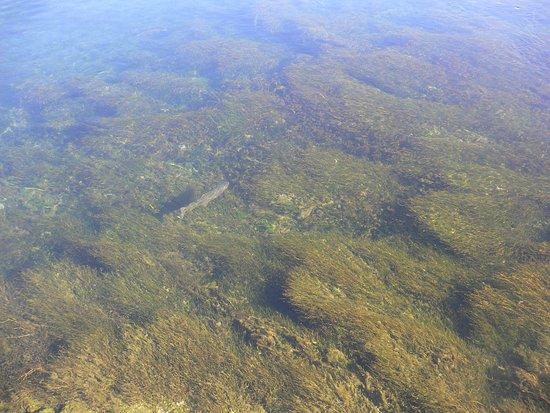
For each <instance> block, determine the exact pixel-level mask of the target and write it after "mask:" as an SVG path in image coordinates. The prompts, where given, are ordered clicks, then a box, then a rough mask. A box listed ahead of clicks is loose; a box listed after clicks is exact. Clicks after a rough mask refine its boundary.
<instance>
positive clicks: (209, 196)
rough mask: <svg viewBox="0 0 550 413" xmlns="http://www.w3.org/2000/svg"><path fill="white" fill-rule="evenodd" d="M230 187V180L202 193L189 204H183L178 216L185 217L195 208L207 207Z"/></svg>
mask: <svg viewBox="0 0 550 413" xmlns="http://www.w3.org/2000/svg"><path fill="white" fill-rule="evenodd" d="M227 188H229V182H226V181H225V182H222V183H220V184H218V185H217V186H216V187H215V188H214V189H212V190H211V191H208V192H207V193H205V194H203V195H201V196H200V197H199V198H198V199H197V200H196V201H193V202H191V203H189V205H186V206H183V207H181V208H180V209H179V210H178V213H177V216H178V217H179V218H183V216H184V215H185V214H187V213H189V212H191V211H193V210H194V209H195V208H198V207H205V206H207V205H208V204H209V203H210V202H212V201H213V200H214V199H216V198H218V197H220V196H221V194H223V193H224V192H225V190H226V189H227Z"/></svg>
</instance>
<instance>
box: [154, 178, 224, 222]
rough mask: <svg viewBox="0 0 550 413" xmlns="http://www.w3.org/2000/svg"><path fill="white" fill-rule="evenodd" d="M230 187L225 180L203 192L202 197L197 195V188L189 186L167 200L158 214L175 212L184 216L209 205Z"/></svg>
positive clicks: (160, 215)
mask: <svg viewBox="0 0 550 413" xmlns="http://www.w3.org/2000/svg"><path fill="white" fill-rule="evenodd" d="M228 187H229V182H227V181H224V182H221V183H219V184H218V185H216V186H215V187H214V188H213V189H212V190H210V191H208V192H206V193H204V194H202V195H201V196H200V197H197V195H196V189H195V188H194V187H192V186H189V187H187V188H186V189H185V190H183V192H181V193H180V194H178V195H176V196H175V197H174V198H171V199H169V200H168V201H166V202H165V203H164V205H162V207H161V208H160V210H159V212H158V213H157V214H156V216H157V217H158V218H163V217H164V216H166V215H171V214H173V215H176V216H177V217H179V218H182V217H183V216H184V215H185V214H188V213H189V212H191V211H193V210H194V209H195V208H198V207H205V206H207V205H208V204H209V203H210V202H212V201H213V200H214V199H216V198H218V197H219V196H221V195H222V194H223V193H224V192H225V191H226V189H227V188H228Z"/></svg>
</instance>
